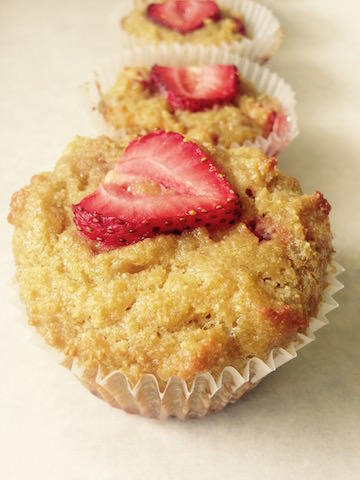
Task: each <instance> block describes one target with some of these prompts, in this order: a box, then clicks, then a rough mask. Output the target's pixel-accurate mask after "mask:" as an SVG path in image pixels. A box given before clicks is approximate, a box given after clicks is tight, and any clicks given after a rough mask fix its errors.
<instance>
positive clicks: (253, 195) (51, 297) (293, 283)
mask: <svg viewBox="0 0 360 480" xmlns="http://www.w3.org/2000/svg"><path fill="white" fill-rule="evenodd" d="M127 143H128V141H127V140H125V139H124V140H117V141H115V140H111V139H109V138H107V137H98V138H96V139H87V138H81V137H76V138H75V139H74V140H73V142H72V143H70V145H69V146H68V147H67V149H66V150H65V151H64V153H63V155H62V157H61V158H60V159H59V161H58V163H57V164H56V167H55V169H54V171H53V172H50V173H42V174H39V175H36V176H34V177H33V178H32V180H31V183H30V185H28V186H26V187H24V188H23V189H21V190H20V191H18V192H17V193H15V194H14V196H13V198H12V201H11V210H10V214H9V221H10V222H11V223H12V224H13V225H14V227H15V229H14V237H13V250H14V256H15V260H16V265H17V281H18V283H19V286H20V292H21V297H22V299H23V301H24V302H25V304H26V307H27V311H28V315H29V319H30V323H31V324H32V325H34V326H35V327H36V328H37V330H38V331H39V332H40V333H41V334H42V335H43V336H44V337H45V339H46V341H47V342H48V343H49V344H50V345H53V346H55V347H56V348H58V349H60V350H62V351H63V352H64V353H65V354H66V355H69V356H72V357H76V358H77V359H78V361H79V363H80V364H82V365H84V366H85V367H88V368H94V367H99V368H100V371H101V373H102V374H107V373H109V372H111V371H113V370H120V371H121V372H123V373H124V374H125V375H126V376H127V378H128V379H129V382H130V384H131V385H135V384H136V382H137V381H138V380H139V379H140V378H141V377H142V375H144V374H146V373H153V374H154V375H155V376H156V377H157V379H158V381H159V384H160V386H161V387H163V386H164V385H165V384H166V382H167V380H168V379H169V378H170V377H171V376H179V377H181V378H182V379H184V380H186V381H188V382H191V381H192V380H193V379H194V377H195V376H196V375H197V374H199V373H202V372H207V371H209V372H210V373H212V374H213V375H214V376H215V377H217V376H218V375H219V374H220V373H221V371H222V370H223V368H224V367H225V366H229V365H231V366H233V367H235V368H237V369H238V370H239V371H241V370H242V369H243V368H244V367H245V365H246V363H247V361H248V359H249V358H251V357H254V356H256V357H259V358H261V359H263V360H266V359H267V357H268V355H269V353H270V351H271V350H272V349H273V348H277V347H286V345H288V343H289V341H291V340H292V339H293V338H294V336H295V335H296V333H297V332H301V331H305V330H306V328H307V325H308V322H309V319H310V317H312V316H315V315H316V314H317V311H318V307H319V303H320V299H321V295H322V292H323V290H324V288H325V286H326V271H327V267H328V265H329V262H330V259H331V254H332V245H331V233H330V227H329V220H328V214H329V210H330V206H329V204H328V202H327V201H326V200H325V198H324V197H323V195H322V194H321V193H319V192H315V193H314V194H312V195H303V194H302V192H301V189H300V186H299V183H298V182H297V181H296V180H295V179H293V178H291V177H289V176H287V175H285V174H283V173H282V172H280V171H279V170H278V168H277V166H276V159H275V158H267V157H266V156H265V155H264V154H263V153H262V152H261V151H260V150H258V149H255V148H246V147H236V148H228V149H225V148H223V147H214V146H212V145H211V144H206V145H202V148H203V149H204V151H206V152H207V154H208V155H209V156H210V157H211V158H212V160H213V162H214V164H215V165H216V166H217V168H218V169H219V171H221V172H222V174H224V175H225V178H226V179H227V181H228V182H229V183H230V184H231V186H232V188H233V190H234V191H235V192H236V193H237V194H238V195H239V198H240V203H241V216H240V219H239V220H238V221H237V222H236V223H234V224H232V225H228V226H227V227H226V228H223V229H219V230H208V229H207V228H206V227H205V226H201V227H198V228H192V229H190V230H186V231H183V232H182V233H169V234H159V235H156V236H154V237H153V238H146V239H144V240H142V241H138V242H136V243H134V244H132V245H127V246H124V247H120V248H115V249H112V250H106V251H104V250H103V249H101V248H100V247H99V245H98V244H97V243H96V242H93V241H91V240H88V239H87V238H84V237H83V236H81V235H80V234H79V232H78V231H77V229H76V227H75V225H74V222H73V212H72V205H73V204H77V203H78V202H80V201H81V200H82V199H83V198H84V197H86V196H87V195H89V194H91V193H92V192H94V190H96V189H97V188H98V186H99V184H100V183H101V182H102V181H103V180H104V177H105V176H106V174H108V172H109V171H110V170H111V169H112V168H113V167H114V165H115V164H116V163H117V162H118V161H119V159H121V157H122V155H123V152H124V149H125V146H126V144H127ZM120 161H121V160H120Z"/></svg>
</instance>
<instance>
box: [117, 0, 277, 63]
mask: <svg viewBox="0 0 360 480" xmlns="http://www.w3.org/2000/svg"><path fill="white" fill-rule="evenodd" d="M119 10H120V11H119V12H118V14H117V15H116V22H117V26H118V25H119V22H120V27H121V28H119V29H118V30H119V34H120V36H121V45H122V46H124V45H126V46H129V45H131V46H135V45H141V46H144V45H149V44H153V45H160V44H163V45H168V46H172V45H178V46H180V47H181V46H185V45H190V46H192V47H193V48H198V47H203V48H206V49H209V50H210V49H213V48H215V49H218V48H221V49H226V50H228V51H233V52H234V53H236V54H237V55H241V56H243V57H247V58H252V59H255V60H256V61H258V62H260V63H263V62H265V61H266V60H268V59H269V58H270V57H271V56H272V55H273V54H274V52H275V51H276V49H277V48H278V46H279V45H280V43H281V41H282V39H283V31H282V28H281V27H280V24H279V22H278V20H277V19H276V18H274V16H273V15H272V13H271V12H270V11H269V10H268V9H267V8H266V7H264V6H263V5H260V4H257V3H255V2H252V1H251V0H230V1H229V0H219V1H217V2H215V1H212V0H209V1H208V0H201V1H198V0H159V1H156V2H151V1H148V0H143V1H141V0H140V1H137V2H135V8H134V6H133V3H132V2H130V1H129V0H127V1H126V0H125V1H123V2H121V5H120V6H119ZM119 19H120V20H119Z"/></svg>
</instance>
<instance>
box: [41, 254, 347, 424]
mask: <svg viewBox="0 0 360 480" xmlns="http://www.w3.org/2000/svg"><path fill="white" fill-rule="evenodd" d="M343 271H344V269H343V267H341V265H339V264H338V263H337V262H332V264H331V265H330V267H329V270H328V278H327V282H328V287H327V288H326V290H325V291H324V294H323V298H322V302H321V304H320V306H319V312H318V316H317V317H316V318H311V319H310V324H309V328H308V330H307V332H306V334H301V333H298V334H297V335H296V338H295V339H294V340H293V341H292V342H291V343H289V345H287V346H286V347H285V348H277V349H274V350H272V351H271V353H270V355H269V357H268V359H267V360H266V362H264V361H262V360H260V359H259V358H256V357H254V358H252V359H250V360H249V362H248V363H247V365H246V367H245V368H244V370H243V371H242V372H239V371H237V370H236V369H235V368H233V367H231V366H228V367H226V368H224V370H223V371H222V373H221V375H220V377H219V378H218V379H217V380H215V378H214V377H213V376H212V375H211V374H210V373H204V374H200V375H198V376H197V377H196V378H195V380H194V381H193V383H192V385H191V387H190V388H188V386H187V384H186V382H185V381H184V380H181V379H180V378H177V377H173V378H171V379H170V380H169V381H168V382H167V385H166V387H165V389H164V390H163V391H161V390H160V388H159V384H158V381H157V379H156V377H155V376H154V375H150V374H149V375H145V376H144V377H143V378H142V379H141V380H140V381H139V382H138V383H137V385H136V386H135V387H134V388H131V387H130V385H129V382H128V380H127V378H126V376H125V375H124V374H122V373H121V372H120V371H113V372H111V373H109V374H108V375H106V376H105V377H103V376H102V375H101V373H100V371H99V370H97V369H93V370H87V369H85V368H83V367H81V366H79V364H78V363H77V361H76V359H74V358H69V357H65V358H64V356H63V358H62V362H61V363H62V364H63V365H64V366H66V367H67V368H68V369H69V370H71V371H72V372H73V373H74V375H75V376H76V377H77V378H79V380H80V381H81V382H82V383H83V384H84V385H85V386H86V388H88V389H89V390H90V391H91V392H92V393H94V394H95V395H97V396H99V397H100V398H103V399H104V400H105V401H106V402H108V403H109V404H110V405H112V406H114V407H117V408H121V409H123V410H125V411H127V412H128V413H135V414H139V415H143V416H146V417H152V418H159V419H164V418H167V417H169V416H174V417H178V418H179V419H187V418H196V417H202V416H204V415H207V414H209V413H212V412H217V411H220V410H222V409H223V408H224V407H225V406H226V405H227V404H228V403H234V402H236V401H237V400H238V399H239V398H240V397H241V396H242V395H244V394H245V393H246V392H248V391H249V390H251V389H253V388H254V387H255V386H256V385H257V384H258V383H259V382H260V381H261V380H262V379H264V378H265V377H266V376H267V375H268V374H269V373H271V372H273V371H275V370H276V369H277V368H279V367H280V366H281V365H283V364H284V363H286V362H288V361H290V360H293V359H294V358H295V357H296V356H297V351H298V350H300V349H301V348H303V347H304V346H305V345H307V344H309V343H310V342H312V341H313V340H315V335H314V332H316V331H317V330H319V329H320V328H322V327H323V326H325V325H327V324H328V323H329V322H328V320H327V318H326V315H327V314H328V313H329V312H330V311H332V310H333V309H335V308H336V307H338V303H337V302H336V301H335V300H334V299H333V295H334V294H335V293H336V292H338V291H339V290H341V289H342V288H343V284H342V283H341V282H339V281H338V280H337V279H336V277H337V276H338V275H339V274H340V273H342V272H343ZM37 337H39V336H38V335H37Z"/></svg>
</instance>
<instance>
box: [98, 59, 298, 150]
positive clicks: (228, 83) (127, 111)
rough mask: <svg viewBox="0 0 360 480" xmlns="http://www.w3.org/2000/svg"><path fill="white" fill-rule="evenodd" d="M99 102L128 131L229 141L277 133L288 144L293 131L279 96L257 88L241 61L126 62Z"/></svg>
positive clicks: (108, 118) (119, 127)
mask: <svg viewBox="0 0 360 480" xmlns="http://www.w3.org/2000/svg"><path fill="white" fill-rule="evenodd" d="M97 108H98V111H99V112H100V114H101V115H102V116H103V118H104V120H105V122H106V123H107V124H108V125H110V126H111V127H112V128H113V129H115V130H117V131H119V130H122V131H125V132H126V133H127V134H133V133H146V132H149V131H151V130H154V129H165V130H171V131H177V132H179V133H181V134H183V135H186V136H187V137H189V138H192V139H194V140H196V141H198V142H200V143H204V142H207V143H212V144H213V145H217V144H221V145H223V146H225V147H230V146H231V145H232V144H233V143H237V144H239V145H242V144H243V143H244V142H245V141H249V142H254V141H255V140H256V139H257V138H259V137H261V138H268V137H269V135H270V134H272V133H273V134H276V135H277V138H280V139H281V140H280V144H283V145H285V144H286V143H288V137H289V135H290V123H289V121H288V119H287V116H286V115H285V113H284V112H283V109H282V106H281V105H280V103H279V101H278V100H277V99H276V98H274V97H271V96H268V95H266V94H264V93H259V92H257V91H256V89H255V88H254V87H253V85H252V84H251V83H250V82H248V81H245V80H243V79H242V76H241V74H240V72H239V71H238V69H237V67H236V66H235V65H222V64H216V65H206V66H196V67H183V68H181V67H180V68H179V67H169V66H160V65H153V66H152V68H148V67H143V68H134V67H126V68H123V69H122V70H121V72H120V74H119V75H118V77H117V79H116V82H115V84H114V85H113V86H112V87H111V88H110V89H109V90H107V91H105V92H102V91H101V89H100V102H99V104H98V107H97Z"/></svg>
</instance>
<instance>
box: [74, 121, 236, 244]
mask: <svg viewBox="0 0 360 480" xmlns="http://www.w3.org/2000/svg"><path fill="white" fill-rule="evenodd" d="M73 213H74V222H75V224H76V226H77V228H78V230H79V231H80V232H81V234H82V235H84V236H85V237H87V238H89V239H91V240H95V241H97V242H98V243H99V246H100V248H102V249H110V248H116V247H120V246H123V245H129V244H132V243H136V242H139V241H140V240H143V239H144V238H149V237H154V236H155V235H159V234H162V233H181V232H182V231H184V230H186V229H192V228H196V227H198V226H205V227H207V228H209V229H214V228H219V227H226V226H227V225H232V224H234V223H235V221H236V220H237V219H238V218H239V216H240V201H239V197H238V195H237V194H236V193H235V192H234V190H233V189H232V187H231V185H230V184H229V183H228V182H227V181H226V180H225V179H224V176H223V175H222V174H221V173H220V172H219V170H218V169H217V167H216V166H215V165H214V163H213V162H212V160H211V158H210V157H209V155H208V154H206V153H205V152H204V151H203V150H202V149H201V148H200V147H199V146H198V145H196V144H195V143H193V142H187V141H185V140H184V137H183V136H182V135H180V134H178V133H173V132H165V131H163V130H159V131H156V132H152V133H149V134H148V135H145V136H143V137H140V138H138V139H136V140H134V141H133V142H131V143H130V144H129V145H128V147H127V148H126V150H125V152H124V155H123V157H122V158H121V159H120V160H119V161H118V163H117V164H116V165H115V168H114V169H113V170H111V171H110V172H109V173H108V174H107V175H106V177H105V179H104V182H103V183H102V184H101V185H100V186H99V188H98V189H97V190H96V191H95V192H94V193H92V194H91V195H89V196H88V197H86V198H84V199H83V200H82V201H81V202H80V203H79V204H77V205H73Z"/></svg>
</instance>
